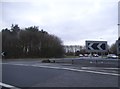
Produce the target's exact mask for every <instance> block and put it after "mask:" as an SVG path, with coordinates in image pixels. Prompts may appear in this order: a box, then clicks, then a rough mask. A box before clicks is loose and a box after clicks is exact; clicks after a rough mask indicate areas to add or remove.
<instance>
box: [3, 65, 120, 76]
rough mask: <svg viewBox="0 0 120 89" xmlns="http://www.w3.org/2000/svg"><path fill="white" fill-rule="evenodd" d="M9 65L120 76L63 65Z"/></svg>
mask: <svg viewBox="0 0 120 89" xmlns="http://www.w3.org/2000/svg"><path fill="white" fill-rule="evenodd" d="M3 64H9V63H3ZM9 65H19V66H33V67H42V68H52V69H64V70H70V71H78V72H88V73H95V74H105V75H114V76H120V74H116V73H107V72H98V71H93V70H92V71H91V70H83V69H73V68H65V67H64V68H63V67H52V66H43V65H42V66H41V65H28V64H9Z"/></svg>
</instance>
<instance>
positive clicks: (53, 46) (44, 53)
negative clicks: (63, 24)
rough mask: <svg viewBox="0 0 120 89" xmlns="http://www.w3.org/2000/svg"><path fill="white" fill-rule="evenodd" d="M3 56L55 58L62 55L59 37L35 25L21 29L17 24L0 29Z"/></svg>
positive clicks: (62, 50) (62, 49)
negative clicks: (0, 30)
mask: <svg viewBox="0 0 120 89" xmlns="http://www.w3.org/2000/svg"><path fill="white" fill-rule="evenodd" d="M2 52H3V58H52V57H53V58H55V57H63V56H64V47H63V44H62V41H61V39H60V38H58V37H57V36H55V35H51V34H49V33H48V32H46V31H44V30H43V29H41V30H39V28H38V27H37V26H31V27H27V28H24V29H21V28H20V27H19V26H18V25H17V24H15V25H13V24H12V26H11V29H8V28H5V29H2Z"/></svg>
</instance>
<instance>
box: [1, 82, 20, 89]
mask: <svg viewBox="0 0 120 89" xmlns="http://www.w3.org/2000/svg"><path fill="white" fill-rule="evenodd" d="M0 86H3V87H6V88H10V89H20V88H17V87H15V86H12V85H8V84H5V83H1V82H0Z"/></svg>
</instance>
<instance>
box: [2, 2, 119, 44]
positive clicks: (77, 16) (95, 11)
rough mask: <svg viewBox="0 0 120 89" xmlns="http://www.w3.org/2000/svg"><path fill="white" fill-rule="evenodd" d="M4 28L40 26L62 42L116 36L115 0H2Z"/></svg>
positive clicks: (107, 38)
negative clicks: (12, 25) (16, 25)
mask: <svg viewBox="0 0 120 89" xmlns="http://www.w3.org/2000/svg"><path fill="white" fill-rule="evenodd" d="M0 5H1V6H2V14H0V15H2V16H0V17H2V18H1V19H2V20H1V21H2V22H0V23H1V24H2V26H1V27H0V29H3V28H6V27H7V28H10V26H11V24H18V25H19V27H21V28H25V27H30V26H34V25H35V26H39V29H44V30H45V31H47V32H48V33H50V34H54V35H56V36H58V37H59V38H61V40H62V41H63V44H65V45H85V41H86V40H106V41H108V44H109V45H111V44H112V43H114V42H115V41H116V40H117V38H118V26H117V24H118V0H38V1H37V0H33V1H32V0H23V1H22V0H18V1H17V2H16V1H14V0H2V1H1V3H0Z"/></svg>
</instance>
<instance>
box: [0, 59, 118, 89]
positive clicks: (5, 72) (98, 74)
mask: <svg viewBox="0 0 120 89" xmlns="http://www.w3.org/2000/svg"><path fill="white" fill-rule="evenodd" d="M1 65H2V84H6V85H10V86H14V87H17V88H22V87H118V86H119V85H118V77H119V76H120V75H119V74H118V70H119V68H106V67H105V68H104V67H89V66H80V65H79V66H78V65H77V66H76V65H72V64H62V63H61V64H57V63H40V62H38V61H31V62H30V61H29V62H24V61H22V62H20V61H19V62H5V63H2V64H1ZM10 86H9V87H10Z"/></svg>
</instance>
